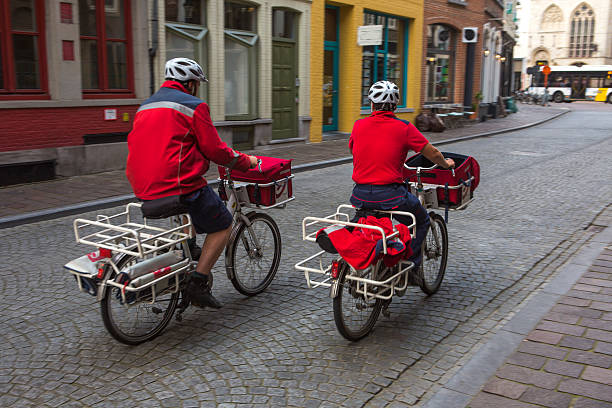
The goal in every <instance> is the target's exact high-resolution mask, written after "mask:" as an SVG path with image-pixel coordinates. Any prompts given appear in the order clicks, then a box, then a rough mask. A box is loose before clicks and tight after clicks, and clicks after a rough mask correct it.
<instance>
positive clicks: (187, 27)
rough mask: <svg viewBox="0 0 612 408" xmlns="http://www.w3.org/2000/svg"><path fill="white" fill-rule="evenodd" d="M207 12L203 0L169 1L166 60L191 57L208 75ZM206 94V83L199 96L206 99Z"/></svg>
mask: <svg viewBox="0 0 612 408" xmlns="http://www.w3.org/2000/svg"><path fill="white" fill-rule="evenodd" d="M205 11H206V7H205V4H204V1H203V0H166V60H169V59H172V58H177V57H185V58H191V59H192V60H194V61H197V62H198V63H199V64H200V65H201V66H202V69H203V70H204V74H208V59H207V57H208V53H207V49H206V34H207V33H208V30H207V28H206V15H205ZM207 92H208V86H207V84H206V82H203V83H202V85H201V86H200V90H199V96H200V97H201V98H205V97H206V94H207Z"/></svg>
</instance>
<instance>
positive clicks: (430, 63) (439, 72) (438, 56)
mask: <svg viewBox="0 0 612 408" xmlns="http://www.w3.org/2000/svg"><path fill="white" fill-rule="evenodd" d="M455 38H456V33H455V31H454V30H453V29H451V28H450V27H448V26H445V25H442V24H432V25H430V26H428V27H427V58H426V60H425V63H426V71H425V72H426V74H425V75H426V78H425V83H426V84H427V92H426V94H425V100H426V101H428V102H448V101H451V100H452V96H453V95H452V88H451V84H452V82H453V81H452V74H453V71H454V65H455V42H456V39H455Z"/></svg>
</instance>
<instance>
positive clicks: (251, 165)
mask: <svg viewBox="0 0 612 408" xmlns="http://www.w3.org/2000/svg"><path fill="white" fill-rule="evenodd" d="M249 160H250V162H251V163H250V168H252V169H254V168H255V167H257V163H258V159H257V157H255V156H249Z"/></svg>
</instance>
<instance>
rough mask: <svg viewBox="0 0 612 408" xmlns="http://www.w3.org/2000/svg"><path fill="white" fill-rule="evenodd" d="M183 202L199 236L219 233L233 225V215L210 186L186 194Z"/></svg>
mask: <svg viewBox="0 0 612 408" xmlns="http://www.w3.org/2000/svg"><path fill="white" fill-rule="evenodd" d="M181 201H182V202H183V204H185V205H186V206H187V209H188V212H189V215H190V216H191V221H192V222H193V226H194V227H195V230H196V232H197V233H198V234H204V233H206V234H210V233H213V232H219V231H222V230H224V229H226V228H227V227H229V226H230V225H232V222H233V218H232V214H231V213H230V212H229V211H228V209H227V207H226V206H225V203H224V202H223V201H222V200H221V199H220V198H219V196H218V195H217V193H215V192H214V191H213V189H212V188H210V187H209V186H204V187H202V188H201V189H200V190H196V191H194V192H192V193H189V194H185V195H184V196H183V197H182V200H181Z"/></svg>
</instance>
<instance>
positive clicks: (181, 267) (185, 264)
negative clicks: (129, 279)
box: [106, 258, 192, 307]
mask: <svg viewBox="0 0 612 408" xmlns="http://www.w3.org/2000/svg"><path fill="white" fill-rule="evenodd" d="M111 265H112V266H113V268H115V269H116V266H115V265H114V263H111ZM170 268H172V269H174V268H176V269H175V270H173V271H172V272H170V273H168V274H167V275H164V276H160V277H159V278H157V279H154V280H152V281H151V282H148V283H145V284H144V285H141V286H138V287H134V286H132V285H131V283H128V284H127V285H125V284H120V283H117V282H115V281H112V280H108V281H106V284H107V285H111V286H115V287H117V288H119V289H121V299H122V300H123V304H125V305H127V306H128V307H129V306H130V305H129V304H128V302H127V299H126V294H125V292H126V291H127V292H131V293H134V292H141V291H143V290H146V289H149V288H151V300H150V302H149V303H151V304H153V303H155V300H156V297H157V296H158V293H157V291H158V289H157V285H158V284H161V283H163V282H167V286H166V287H165V288H161V290H160V292H161V293H168V292H166V289H168V287H170V279H172V278H174V288H173V290H172V292H170V293H176V292H178V291H179V290H180V278H181V273H182V272H186V271H187V270H188V269H190V268H192V265H191V262H190V259H189V258H185V259H183V260H182V261H179V262H177V263H176V264H174V265H170Z"/></svg>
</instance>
